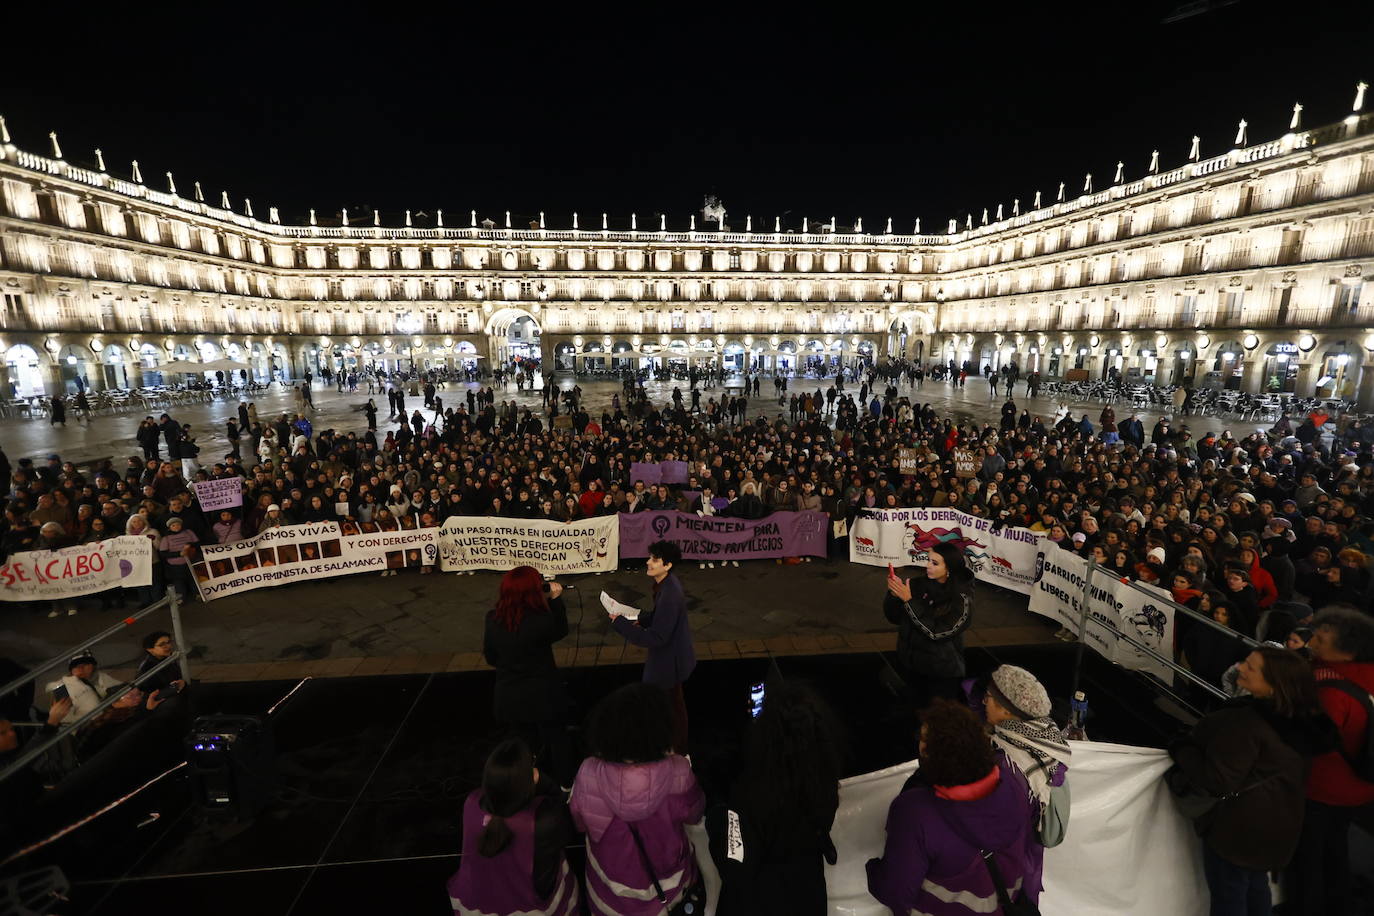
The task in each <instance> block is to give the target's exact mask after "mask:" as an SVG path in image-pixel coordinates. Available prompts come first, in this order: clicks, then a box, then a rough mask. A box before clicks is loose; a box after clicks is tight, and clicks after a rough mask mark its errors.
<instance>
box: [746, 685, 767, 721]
mask: <svg viewBox="0 0 1374 916" xmlns="http://www.w3.org/2000/svg"><path fill="white" fill-rule="evenodd" d="M763 694H764V687H763V681H759V682H758V683H757V684H752V685H750V687H749V715H750V716H752V717H753V718H755V719H757V718H758V717H759V713H761V712H763Z"/></svg>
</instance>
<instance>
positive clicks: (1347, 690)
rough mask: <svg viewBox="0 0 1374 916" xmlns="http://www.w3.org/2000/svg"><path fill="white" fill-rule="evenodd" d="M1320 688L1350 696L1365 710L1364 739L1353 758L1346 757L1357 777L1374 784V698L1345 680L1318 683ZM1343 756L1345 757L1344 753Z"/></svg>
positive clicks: (1361, 688) (1353, 683) (1358, 686)
mask: <svg viewBox="0 0 1374 916" xmlns="http://www.w3.org/2000/svg"><path fill="white" fill-rule="evenodd" d="M1317 686H1318V687H1330V688H1332V689H1333V690H1339V691H1340V692H1341V693H1343V694H1345V695H1346V696H1349V697H1350V698H1351V699H1353V700H1354V701H1355V702H1356V703H1359V704H1360V706H1362V707H1363V708H1364V721H1365V726H1364V739H1363V740H1362V741H1361V742H1360V745H1359V747H1357V748H1356V749H1355V755H1354V756H1353V757H1346V760H1347V761H1348V762H1349V763H1350V768H1351V769H1352V770H1354V771H1355V775H1356V776H1358V777H1360V778H1361V779H1363V780H1364V781H1365V782H1374V696H1371V695H1370V693H1369V691H1367V690H1365V689H1364V688H1363V687H1361V686H1360V685H1359V684H1356V683H1355V682H1353V681H1347V680H1345V679H1344V678H1341V679H1339V680H1332V681H1317ZM1341 756H1343V757H1344V756H1345V754H1344V753H1342V754H1341Z"/></svg>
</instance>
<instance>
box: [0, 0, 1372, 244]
mask: <svg viewBox="0 0 1374 916" xmlns="http://www.w3.org/2000/svg"><path fill="white" fill-rule="evenodd" d="M1180 5H1181V4H1180V3H1179V2H1177V0H1165V2H1148V3H1136V4H1126V3H1115V2H1111V0H1105V2H1098V3H1093V4H1059V5H1050V4H1038V3H1036V4H1032V3H1027V4H1019V5H1017V6H1015V7H1008V8H1007V9H1005V10H1003V9H1000V8H999V7H998V6H996V5H992V4H979V3H963V4H943V5H940V6H942V7H945V6H947V7H950V9H944V8H942V9H932V7H933V6H935V5H933V4H904V5H893V6H892V7H891V8H885V7H883V6H879V5H876V4H875V5H873V6H872V7H868V8H866V7H865V6H864V5H863V4H828V5H826V6H825V7H824V8H821V9H811V8H809V7H806V6H804V5H801V4H795V5H790V6H789V5H784V4H776V5H770V6H769V7H768V8H755V7H749V6H748V5H746V4H733V5H729V6H721V7H708V6H707V5H704V4H702V5H694V4H659V5H657V6H655V5H650V4H640V5H637V6H634V7H630V8H629V9H628V10H627V11H625V12H612V11H611V8H610V7H598V6H596V5H594V4H586V5H584V4H572V5H568V6H567V8H568V9H575V10H579V11H582V10H585V12H582V13H580V14H578V15H568V14H559V16H560V17H561V18H556V19H555V18H551V14H549V13H547V12H544V11H540V10H539V7H538V6H537V5H534V4H488V5H484V8H487V9H497V10H501V11H503V13H502V15H499V16H493V15H491V14H487V13H478V12H475V11H474V10H472V9H468V8H467V7H468V6H473V7H476V6H477V5H459V4H455V5H452V6H451V7H450V8H449V11H447V12H443V11H438V10H434V9H427V8H425V7H423V6H421V5H418V4H396V5H387V4H365V5H354V4H347V3H336V4H332V5H330V6H321V7H319V8H316V9H310V10H307V9H305V8H304V6H298V5H296V4H290V3H279V4H276V5H275V6H265V7H263V8H262V10H261V11H260V12H258V13H257V14H256V15H252V16H245V17H244V18H242V19H239V20H237V21H228V20H227V19H226V17H227V16H228V15H231V14H234V13H236V12H239V11H241V10H243V9H246V8H247V7H246V6H245V5H242V4H240V5H229V6H226V5H220V4H200V5H196V6H194V7H193V6H192V5H184V6H179V7H169V8H168V9H167V10H165V11H163V12H156V11H153V10H152V7H151V6H148V7H145V6H144V5H134V6H126V7H118V6H109V7H104V10H105V12H104V13H101V14H98V15H99V16H100V18H95V17H96V15H97V14H95V13H92V14H90V15H89V17H88V16H87V15H86V14H83V13H80V12H77V11H76V10H75V9H73V10H72V11H70V12H69V13H64V14H63V15H62V17H61V21H60V22H59V21H58V20H56V19H54V18H53V16H52V14H51V13H49V14H48V15H46V16H45V17H43V18H41V19H38V18H35V19H34V20H33V21H32V22H31V23H18V22H13V21H11V22H10V25H11V26H13V27H14V29H15V32H14V34H16V35H19V34H23V35H25V36H26V38H25V39H24V40H22V41H18V42H9V43H7V45H6V47H5V49H4V51H3V53H0V114H3V115H4V116H5V117H6V118H7V120H8V122H9V127H10V132H11V133H12V134H13V136H14V139H15V142H16V143H18V144H19V145H20V146H21V147H23V148H25V149H29V150H33V151H37V152H46V150H47V149H48V141H47V133H48V131H49V130H56V131H57V132H58V135H59V138H60V140H61V143H62V146H63V150H64V152H65V154H66V157H67V158H68V159H69V160H71V161H73V162H76V163H78V164H93V162H94V155H93V153H92V152H91V151H92V150H93V149H94V148H95V147H97V146H99V147H101V148H102V149H103V150H104V153H105V159H106V162H107V164H108V165H109V168H110V171H111V172H113V173H115V174H119V175H122V176H124V177H127V175H128V169H129V160H131V159H134V158H137V159H138V160H139V161H140V165H141V167H142V170H143V175H144V177H145V180H146V181H147V183H148V184H149V186H151V187H154V188H158V189H165V187H166V183H165V182H166V179H165V177H164V175H163V173H164V172H166V171H168V170H171V171H172V172H173V173H174V174H175V176H176V179H177V184H178V188H179V190H180V191H181V192H182V193H183V194H184V195H185V196H190V194H191V186H192V182H193V181H195V180H200V181H201V183H202V186H203V187H204V189H205V192H206V196H207V198H208V199H209V200H211V201H212V202H217V201H218V200H219V192H220V190H221V188H223V189H227V190H228V191H229V192H230V197H231V200H232V201H233V203H234V206H235V209H238V210H241V209H242V206H243V198H244V197H250V198H252V200H253V205H254V209H255V212H256V213H257V215H258V216H259V217H263V218H265V217H266V214H267V208H268V206H269V205H276V206H278V207H280V208H281V211H282V218H283V220H285V221H288V222H305V214H306V211H307V208H309V207H315V208H316V209H317V210H318V211H319V216H320V219H321V222H326V221H330V222H332V221H334V220H336V219H337V213H338V211H339V209H340V208H341V207H343V206H345V205H347V206H349V207H350V208H351V210H350V213H351V218H352V220H353V221H354V222H355V223H356V222H363V223H368V224H370V223H371V211H372V209H373V208H376V209H379V210H381V211H382V213H383V220H384V222H386V223H388V224H391V225H397V224H399V223H400V221H401V213H402V211H404V210H405V209H406V208H409V209H412V210H415V211H428V212H431V213H432V212H433V210H434V209H436V208H443V209H444V211H445V223H446V224H447V225H466V224H467V221H468V211H469V210H470V209H473V208H475V209H476V210H477V211H478V214H479V218H481V217H490V218H492V219H495V220H497V222H498V223H500V222H501V221H502V220H503V219H504V211H505V210H507V209H509V210H511V211H512V212H513V219H515V220H516V223H515V225H517V226H519V225H521V224H522V222H523V221H524V220H528V219H529V218H531V217H532V216H533V215H534V214H536V213H537V212H538V211H540V210H544V211H546V212H547V215H548V220H549V226H550V228H562V227H566V226H568V225H570V222H571V213H572V211H573V210H577V211H580V216H581V220H582V222H581V225H582V227H583V228H598V227H599V226H600V214H601V212H602V211H603V210H605V211H610V213H611V218H612V220H613V226H620V225H623V226H628V221H629V213H630V212H631V211H637V212H638V214H639V219H640V223H639V225H640V228H641V229H648V228H657V225H658V221H657V218H656V216H654V214H657V213H659V212H666V213H667V214H668V225H669V228H672V229H685V228H686V225H687V219H688V216H689V215H690V214H691V213H692V212H693V211H696V210H697V209H699V208H700V206H701V202H702V198H703V196H704V195H705V194H707V193H715V194H718V195H719V196H720V197H721V198H722V200H723V202H724V203H725V205H726V207H727V208H728V210H729V212H730V223H731V227H732V228H734V229H742V228H743V226H744V216H745V214H746V213H752V214H754V217H755V223H754V228H755V229H756V230H765V229H766V230H771V228H772V225H773V217H774V216H775V215H781V216H782V217H783V221H784V225H785V226H789V225H790V226H795V227H799V226H800V224H801V220H802V217H803V216H805V217H809V218H810V220H811V221H812V225H813V226H814V225H816V224H819V223H821V222H824V221H828V220H829V219H830V217H831V216H832V215H835V216H837V217H838V220H839V223H840V225H841V227H842V228H844V227H847V226H849V225H852V224H853V222H854V220H855V218H856V217H862V218H863V221H864V228H865V229H866V230H868V231H881V229H882V228H883V224H884V222H885V220H886V218H887V217H888V216H891V217H893V219H894V230H896V231H898V232H910V231H911V227H912V223H913V221H914V219H915V218H916V217H918V216H919V217H920V218H921V220H922V229H923V230H924V231H943V229H944V226H945V224H946V222H947V220H948V219H950V218H951V217H956V216H957V217H958V218H959V219H960V220H961V221H962V219H963V217H964V214H965V213H967V212H970V211H971V212H972V213H973V214H974V219H975V221H977V220H978V218H979V216H980V214H981V211H982V208H983V207H988V208H989V209H990V210H992V211H994V212H995V209H996V206H997V204H998V203H1004V204H1006V205H1007V212H1008V213H1010V207H1011V201H1012V198H1013V197H1020V198H1021V201H1022V206H1023V208H1029V205H1030V203H1031V199H1032V198H1033V197H1034V195H1035V191H1036V190H1037V189H1038V190H1041V191H1043V192H1044V194H1045V200H1046V202H1049V201H1052V200H1053V198H1054V194H1055V191H1056V189H1057V186H1058V183H1059V182H1060V181H1065V182H1067V184H1068V189H1069V192H1070V194H1073V193H1076V192H1077V191H1078V189H1080V188H1081V187H1082V184H1083V176H1084V173H1086V172H1089V171H1091V172H1093V174H1094V180H1095V183H1096V186H1097V188H1098V189H1101V188H1103V187H1105V186H1107V185H1109V184H1110V182H1111V178H1112V174H1113V172H1114V170H1115V166H1116V161H1117V160H1118V159H1123V160H1124V161H1125V163H1126V178H1127V180H1132V179H1134V178H1138V177H1140V175H1142V174H1143V173H1144V171H1145V169H1146V166H1147V165H1148V163H1149V158H1150V151H1151V150H1152V149H1156V148H1157V149H1159V150H1160V152H1161V164H1162V167H1163V168H1165V169H1167V168H1170V167H1173V166H1177V165H1180V164H1182V163H1183V162H1184V161H1185V159H1186V156H1187V153H1188V147H1189V142H1190V138H1191V137H1192V135H1193V134H1194V133H1197V134H1199V135H1201V137H1202V154H1203V156H1204V157H1206V156H1211V155H1217V154H1219V153H1222V152H1225V151H1226V150H1227V149H1229V148H1230V146H1231V141H1232V138H1233V137H1234V135H1235V131H1236V123H1237V121H1238V120H1239V119H1240V118H1242V117H1244V118H1246V119H1247V120H1248V121H1249V123H1250V138H1251V141H1252V142H1258V141H1260V140H1263V139H1268V138H1273V137H1277V136H1279V135H1280V134H1282V133H1283V132H1284V131H1285V129H1286V128H1287V124H1288V118H1289V116H1290V110H1291V108H1292V105H1293V103H1294V102H1298V101H1300V102H1302V103H1303V104H1304V106H1305V114H1304V119H1305V124H1306V125H1307V126H1309V127H1310V126H1316V125H1318V124H1323V123H1329V122H1331V121H1334V120H1337V119H1339V118H1341V117H1344V116H1345V115H1346V114H1347V113H1348V111H1349V107H1350V104H1351V101H1352V100H1353V97H1354V85H1355V83H1356V82H1357V81H1358V80H1360V79H1364V80H1366V81H1368V82H1371V83H1374V64H1372V63H1371V56H1370V39H1371V37H1374V16H1372V15H1371V8H1370V6H1369V4H1368V3H1359V4H1357V3H1350V4H1340V5H1335V4H1322V3H1301V4H1296V3H1272V4H1267V3H1261V2H1256V0H1239V2H1232V3H1230V4H1229V5H1222V3H1220V2H1216V0H1214V2H1213V3H1212V4H1211V5H1212V6H1214V7H1218V8H1216V9H1212V10H1210V11H1207V12H1204V13H1202V14H1201V15H1196V16H1192V17H1190V18H1186V19H1184V20H1182V21H1178V22H1173V23H1166V22H1164V19H1165V17H1166V16H1168V15H1170V14H1171V13H1172V12H1173V11H1175V10H1177V9H1179V8H1180ZM1205 5H1206V4H1205V3H1195V4H1192V6H1197V7H1200V6H1205ZM47 9H52V8H47ZM403 10H404V12H402V11H403ZM747 10H752V11H747ZM29 15H36V14H32V13H31V14H29ZM6 18H7V19H11V14H10V13H7V14H6ZM20 30H22V32H20ZM1371 108H1374V92H1371V93H1370V99H1369V104H1368V106H1367V110H1369V109H1371ZM417 222H419V223H420V224H426V223H427V221H424V220H418V221H417Z"/></svg>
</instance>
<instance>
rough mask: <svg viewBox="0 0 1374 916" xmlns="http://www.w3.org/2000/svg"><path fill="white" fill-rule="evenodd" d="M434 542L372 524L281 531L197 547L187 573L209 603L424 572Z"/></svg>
mask: <svg viewBox="0 0 1374 916" xmlns="http://www.w3.org/2000/svg"><path fill="white" fill-rule="evenodd" d="M406 521H407V522H412V523H413V519H411V518H407V519H406ZM393 524H396V523H393ZM438 541H439V529H438V528H420V527H409V528H403V527H399V525H398V527H396V528H394V529H391V530H381V529H380V528H379V527H377V526H376V525H375V524H374V523H367V524H365V525H359V524H357V523H355V522H345V523H343V525H342V526H340V524H339V523H338V522H314V523H311V524H306V525H284V526H282V527H280V528H268V529H267V530H265V531H262V532H259V533H258V534H257V535H256V536H255V537H251V538H248V539H246V540H242V541H235V542H234V543H232V544H205V545H202V547H201V555H200V559H199V560H197V561H196V562H195V563H193V564H192V566H191V572H192V573H193V574H194V576H195V580H196V585H197V586H198V587H199V588H200V596H201V598H202V599H204V600H205V601H213V600H214V599H216V598H223V597H224V596H226V595H237V594H239V593H240V592H247V591H252V590H253V589H257V588H266V587H268V586H272V585H285V584H287V583H289V582H299V581H301V580H304V579H328V578H332V577H333V576H347V575H352V574H353V573H360V572H368V571H374V570H375V571H377V572H380V571H382V570H386V569H402V568H409V567H419V566H430V565H433V563H434V561H435V558H436V557H437V555H438V546H437V545H438Z"/></svg>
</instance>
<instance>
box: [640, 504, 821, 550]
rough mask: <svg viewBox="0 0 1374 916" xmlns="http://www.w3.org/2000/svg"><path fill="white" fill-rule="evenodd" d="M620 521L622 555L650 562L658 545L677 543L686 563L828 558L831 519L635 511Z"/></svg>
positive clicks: (797, 514) (776, 514) (799, 514)
mask: <svg viewBox="0 0 1374 916" xmlns="http://www.w3.org/2000/svg"><path fill="white" fill-rule="evenodd" d="M619 518H620V555H621V556H622V557H647V556H648V555H649V545H650V544H652V543H653V542H654V541H672V542H673V543H674V544H676V545H677V546H678V548H679V549H680V550H681V551H682V558H683V559H684V560H771V559H776V558H778V557H803V556H810V557H823V556H825V533H826V529H827V528H828V527H829V526H830V517H829V516H827V515H826V514H825V513H824V512H774V513H773V514H772V515H768V516H765V517H764V518H758V519H747V518H721V517H720V516H718V515H709V516H701V515H695V514H693V513H690V512H672V511H659V512H634V513H631V514H628V515H626V514H622V515H620V516H619Z"/></svg>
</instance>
